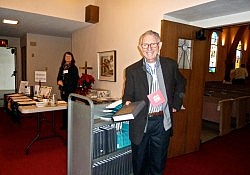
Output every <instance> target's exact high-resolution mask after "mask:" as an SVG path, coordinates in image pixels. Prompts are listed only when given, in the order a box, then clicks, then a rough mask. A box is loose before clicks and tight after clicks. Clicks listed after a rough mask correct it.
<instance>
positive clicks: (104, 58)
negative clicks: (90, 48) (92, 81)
mask: <svg viewBox="0 0 250 175" xmlns="http://www.w3.org/2000/svg"><path fill="white" fill-rule="evenodd" d="M97 64H98V80H101V81H111V82H116V50H110V51H103V52H97Z"/></svg>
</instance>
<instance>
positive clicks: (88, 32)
mask: <svg viewBox="0 0 250 175" xmlns="http://www.w3.org/2000/svg"><path fill="white" fill-rule="evenodd" d="M202 2H203V3H204V2H207V1H204V0H203V1H202V0H199V1H198V0H193V1H185V0H181V1H175V2H173V1H172V0H157V1H155V0H144V1H141V0H126V1H124V0H105V1H97V5H98V6H99V7H100V14H99V16H100V19H99V23H97V24H95V25H92V26H90V27H88V28H85V29H81V30H79V31H76V32H74V33H73V35H72V50H73V53H74V54H75V57H76V64H78V65H84V62H85V61H88V66H92V67H93V70H88V73H89V74H92V75H94V77H95V78H96V80H97V77H98V76H97V72H98V68H97V52H100V51H107V50H116V51H117V71H116V72H117V82H106V81H98V80H97V81H96V83H95V84H94V88H104V89H110V90H111V95H112V96H113V97H121V95H122V91H123V83H124V77H123V76H124V69H125V68H126V67H127V66H128V65H130V64H132V63H134V62H135V61H137V60H139V59H140V58H141V56H140V54H139V51H138V50H137V44H138V39H139V36H140V35H141V34H142V33H143V32H145V31H146V30H149V29H152V30H155V31H157V32H159V33H160V29H161V20H162V19H163V15H164V14H165V13H167V12H170V11H175V10H179V9H182V8H185V7H189V6H193V5H197V4H199V3H202ZM82 72H83V71H82Z"/></svg>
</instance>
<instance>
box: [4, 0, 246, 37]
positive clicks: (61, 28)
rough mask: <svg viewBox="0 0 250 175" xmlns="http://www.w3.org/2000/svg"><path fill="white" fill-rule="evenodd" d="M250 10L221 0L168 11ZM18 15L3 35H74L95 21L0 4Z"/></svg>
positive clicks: (182, 14)
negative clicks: (47, 14)
mask: <svg viewBox="0 0 250 175" xmlns="http://www.w3.org/2000/svg"><path fill="white" fill-rule="evenodd" d="M246 11H250V0H217V1H212V2H208V3H204V4H201V5H197V6H194V7H190V8H186V9H182V10H178V11H175V12H170V13H166V14H165V15H167V16H171V17H174V18H177V19H181V20H185V21H187V22H193V21H198V20H205V19H210V18H214V17H220V16H226V15H231V14H237V13H242V12H246ZM3 18H9V19H18V20H19V24H18V25H16V26H12V25H7V24H2V23H0V36H9V37H21V36H23V35H25V34H26V33H33V34H42V35H50V36H59V37H71V34H72V32H74V31H75V30H78V29H81V28H85V27H87V26H89V25H91V24H89V23H85V22H84V21H83V22H79V21H72V20H67V19H62V18H56V17H51V16H45V15H39V14H34V13H28V12H22V11H16V10H11V9H6V8H0V20H1V21H2V19H3Z"/></svg>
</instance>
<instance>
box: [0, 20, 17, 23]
mask: <svg viewBox="0 0 250 175" xmlns="http://www.w3.org/2000/svg"><path fill="white" fill-rule="evenodd" d="M3 23H5V24H17V23H18V21H17V20H10V19H3Z"/></svg>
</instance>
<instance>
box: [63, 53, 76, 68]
mask: <svg viewBox="0 0 250 175" xmlns="http://www.w3.org/2000/svg"><path fill="white" fill-rule="evenodd" d="M66 55H70V56H71V58H72V60H71V64H72V65H74V64H75V62H76V61H75V58H74V55H73V53H71V52H65V53H64V55H63V59H62V63H61V65H62V66H63V65H64V64H65V63H66V61H65V56H66Z"/></svg>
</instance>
